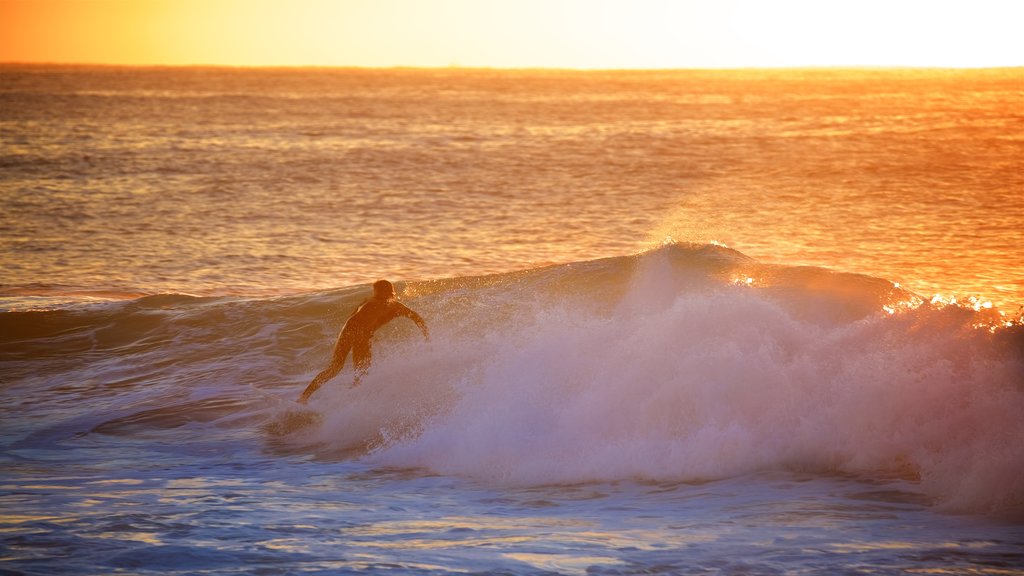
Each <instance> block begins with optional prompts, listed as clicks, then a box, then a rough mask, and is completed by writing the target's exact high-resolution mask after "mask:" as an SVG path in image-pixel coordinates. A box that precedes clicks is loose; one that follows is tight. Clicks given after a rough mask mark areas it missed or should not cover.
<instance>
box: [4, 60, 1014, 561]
mask: <svg viewBox="0 0 1024 576" xmlns="http://www.w3.org/2000/svg"><path fill="white" fill-rule="evenodd" d="M0 207H2V213H0V262H2V269H0V310H2V312H0V394H2V402H0V573H3V574H112V573H124V574H260V575H276V574H282V575H284V574H356V573H358V574H443V573H470V574H491V573H495V574H580V575H582V574H617V575H618V574H896V573H900V574H904V573H924V574H999V575H1005V574H1024V483H1022V481H1021V478H1022V476H1024V442H1022V439H1024V266H1022V265H1021V261H1022V256H1024V69H1020V68H1017V69H999V70H995V69H992V70H924V69H886V70H872V69H855V70H831V69H814V70H731V71H711V70H709V71H635V72H631V71H554V70H473V69H458V68H451V69H387V70H385V69H247V68H239V69H234V68H199V67H197V68H175V67H168V68H159V67H156V68H130V67H129V68H124V67H90V66H42V65H38V66H37V65H5V66H2V67H0ZM379 278H387V279H390V280H392V281H394V282H395V284H396V286H397V288H398V292H399V295H400V298H401V300H402V302H404V303H405V304H406V305H408V306H409V307H411V308H412V309H414V310H416V311H417V312H419V313H420V314H421V315H422V316H423V317H424V319H425V320H426V322H427V324H428V325H429V326H430V329H431V338H430V340H429V341H424V340H423V338H421V336H420V334H419V331H418V330H417V329H416V327H415V326H414V325H413V324H412V323H411V322H409V321H407V320H405V319H398V320H396V321H394V322H392V323H391V324H389V325H387V326H385V327H384V328H383V329H381V330H380V331H379V332H378V334H377V337H376V339H375V343H374V363H373V366H372V368H371V369H370V372H369V373H368V374H367V376H366V377H365V378H363V380H362V382H361V383H360V385H359V386H357V387H352V386H351V384H352V380H353V373H352V371H351V368H350V367H348V366H346V369H345V370H344V371H343V372H342V373H341V374H340V375H339V376H338V377H337V378H335V379H334V380H332V381H331V382H328V383H327V384H325V385H324V387H323V388H322V389H321V390H320V391H318V392H317V394H316V395H315V396H314V397H313V398H312V400H311V401H310V403H309V405H308V406H301V405H298V404H296V403H295V402H294V400H295V399H296V398H297V396H298V395H299V393H300V392H301V391H302V390H303V388H304V387H305V386H306V384H307V383H308V382H309V381H310V379H311V378H312V377H313V376H314V375H315V374H316V373H317V372H319V371H320V370H321V369H323V368H324V367H325V366H326V365H327V363H328V362H329V359H330V354H331V350H332V347H333V344H334V341H335V338H336V336H337V333H338V331H339V330H340V328H341V326H342V325H343V324H344V321H345V319H346V318H347V317H348V315H349V314H350V313H351V312H352V311H353V310H354V309H355V307H356V306H358V305H359V304H360V303H361V302H362V301H363V300H364V299H366V298H367V297H368V296H369V295H370V292H371V290H370V284H371V283H372V282H373V281H375V280H377V279H379Z"/></svg>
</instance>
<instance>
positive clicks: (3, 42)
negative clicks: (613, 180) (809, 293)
mask: <svg viewBox="0 0 1024 576" xmlns="http://www.w3.org/2000/svg"><path fill="white" fill-rule="evenodd" d="M1022 22H1024V0H964V1H952V0H0V62H54V63H98V64H132V65H149V64H158V65H194V64H202V65H228V66H364V67H391V66H417V67H447V66H464V67H492V68H582V69H595V68H597V69H602V68H603V69H620V68H747V67H788V66H930V67H999V66H1022V65H1024V35H1022V34H1021V33H1020V32H1019V29H1020V27H1021V25H1022V24H1021V23H1022Z"/></svg>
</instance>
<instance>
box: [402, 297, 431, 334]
mask: <svg viewBox="0 0 1024 576" xmlns="http://www.w3.org/2000/svg"><path fill="white" fill-rule="evenodd" d="M398 305H399V306H400V307H401V308H399V314H401V315H402V316H405V317H406V318H408V319H410V320H412V321H413V322H415V323H416V325H417V326H419V328H420V331H421V332H423V337H424V338H426V339H427V340H430V329H429V328H427V323H426V322H424V321H423V317H422V316H420V315H419V314H417V313H416V312H414V311H413V310H412V309H411V308H409V307H408V306H406V305H405V304H398Z"/></svg>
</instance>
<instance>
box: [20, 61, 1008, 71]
mask: <svg viewBox="0 0 1024 576" xmlns="http://www.w3.org/2000/svg"><path fill="white" fill-rule="evenodd" d="M31 66H40V67H66V68H90V67H91V68H181V69H184V68H221V69H235V70H237V69H251V70H396V71H397V70H424V71H426V70H464V71H507V72H528V71H537V72H688V71H693V72H702V71H706V72H710V71H751V70H769V71H770V70H778V71H785V70H822V71H825V70H864V71H869V70H877V71H884V70H892V71H897V70H933V71H938V70H961V71H969V70H978V71H980V70H1017V69H1024V64H1018V65H1012V66H952V65H915V64H807V65H800V64H794V65H778V66H719V67H708V66H693V67H678V68H589V67H587V68H582V67H575V68H574V67H568V66H566V67H562V66H462V65H452V64H449V65H447V66H443V65H440V66H417V65H392V66H365V65H355V64H200V63H196V64H161V63H147V64H122V63H112V62H49V61H46V62H43V61H40V62H34V61H0V67H10V68H13V67H31Z"/></svg>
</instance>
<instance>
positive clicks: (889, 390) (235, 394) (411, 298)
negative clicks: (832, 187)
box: [0, 244, 1024, 513]
mask: <svg viewBox="0 0 1024 576" xmlns="http://www.w3.org/2000/svg"><path fill="white" fill-rule="evenodd" d="M400 289H401V290H402V291H403V300H404V301H405V302H406V303H407V304H409V305H410V306H411V307H412V308H414V309H416V310H418V311H419V312H420V313H421V314H422V315H423V316H424V317H425V318H426V319H427V321H428V323H429V324H430V325H431V329H432V333H433V338H432V340H431V341H430V342H429V343H423V341H422V340H421V339H420V338H419V336H418V331H416V329H415V327H414V326H412V324H411V323H408V322H405V321H404V320H398V321H396V322H394V323H392V324H391V325H389V326H388V327H386V328H385V329H383V330H382V331H381V333H379V337H378V342H377V344H376V345H375V349H374V353H375V364H374V366H373V369H372V370H371V372H370V374H369V375H368V376H367V377H366V378H365V379H364V380H363V384H362V385H361V386H359V387H356V388H350V387H349V385H348V384H349V382H350V381H351V377H352V376H351V372H350V371H349V369H348V368H346V370H345V371H344V372H343V373H342V374H341V375H340V376H339V377H338V378H337V379H335V380H334V381H332V382H330V383H328V384H327V385H325V386H324V387H323V388H322V389H321V390H320V391H319V392H318V393H317V395H316V396H314V398H313V402H312V403H311V411H307V412H303V411H302V410H300V409H299V408H298V407H297V406H295V405H293V404H292V403H291V402H290V400H291V399H293V398H295V397H296V396H297V395H298V393H299V392H300V391H301V390H302V388H303V387H304V386H305V384H306V383H307V382H308V381H309V379H310V378H311V377H312V376H313V374H315V373H316V372H317V371H318V370H319V369H320V368H322V367H323V365H325V364H326V362H327V360H328V355H329V353H330V349H331V347H332V345H333V340H334V337H335V334H336V333H337V330H338V329H339V328H340V326H341V324H342V323H343V321H344V318H345V317H346V316H347V314H348V312H349V311H351V309H353V308H354V307H355V306H356V305H357V304H358V303H359V302H360V301H361V300H362V299H363V298H364V297H366V295H367V293H368V287H367V286H359V287H353V288H348V289H344V290H339V291H334V292H328V293H316V294H307V295H302V296H293V297H284V298H275V299H267V300H244V299H232V298H193V297H187V296H172V295H165V296H151V297H146V298H141V299H138V300H133V301H130V302H121V303H106V304H96V305H92V306H86V307H81V308H77V309H71V310H54V311H45V312H12V313H6V314H3V315H2V316H0V322H2V324H3V325H2V333H3V336H0V338H2V342H0V355H2V358H3V360H4V368H3V369H4V372H5V375H4V381H5V382H6V384H5V388H7V393H8V395H11V396H12V397H16V398H21V400H18V401H15V402H13V404H12V405H11V406H9V407H8V410H9V411H11V413H12V414H14V413H17V412H18V411H19V410H21V411H24V412H25V413H30V412H34V413H39V411H45V420H46V421H47V422H48V424H47V426H46V427H45V428H40V427H38V426H35V427H34V428H32V430H31V431H30V432H28V433H27V434H25V435H24V436H23V437H21V438H19V439H18V440H17V442H20V443H21V444H22V445H25V444H32V443H34V442H45V441H49V440H52V439H53V438H55V437H61V436H68V435H72V434H83V433H86V434H105V435H110V436H114V437H117V436H126V437H131V438H139V437H141V438H156V437H160V438H164V439H168V438H169V439H171V440H174V441H175V442H177V443H180V444H182V445H186V444H187V443H188V440H189V438H192V437H194V436H199V435H206V434H209V433H210V431H211V429H214V430H216V431H217V433H218V434H222V435H223V434H225V432H226V431H228V430H230V431H234V432H235V433H237V434H239V435H240V436H241V437H244V436H246V435H247V434H254V435H257V436H258V437H259V438H260V439H261V440H260V441H261V442H264V443H265V444H266V446H267V447H268V449H270V450H271V451H274V450H283V451H286V452H287V453H296V452H309V453H313V454H315V455H317V456H319V457H323V458H337V457H358V458H362V459H365V460H366V461H367V462H369V463H371V464H373V465H379V466H388V467H400V468H424V469H427V470H430V471H433V472H436V473H439V474H444V475H456V476H462V477H469V478H475V479H479V480H481V481H486V482H494V483H500V484H505V485H517V486H520V485H521V486H533V485H550V484H573V483H587V482H602V481H617V480H651V481H659V482H676V481H678V482H691V481H703V480H709V479H719V478H726V477H733V476H738V475H745V474H750V473H756V472H760V471H766V470H792V471H800V472H809V473H820V474H856V475H864V476H867V477H886V478H905V479H908V480H912V481H914V482H916V483H917V485H918V486H919V489H920V490H921V491H922V492H923V493H924V494H925V495H927V496H928V497H930V498H931V499H933V500H934V502H936V504H938V505H940V506H943V507H946V508H948V509H951V510H958V511H969V512H980V513H1006V512H1008V511H1010V512H1012V511H1017V513H1019V512H1020V511H1021V510H1022V509H1024V485H1022V484H1021V483H1020V481H1019V478H1020V475H1021V474H1022V473H1024V445H1022V444H1021V443H1020V441H1019V439H1020V438H1024V419H1022V418H1021V414H1024V330H1022V326H1021V325H1020V324H1019V323H1016V322H1005V321H1004V319H1003V317H1001V316H1000V315H999V314H998V313H997V312H995V311H993V310H990V309H984V308H980V307H977V306H975V307H972V306H963V305H955V304H952V305H946V304H942V303H929V302H922V301H921V300H920V299H919V298H917V297H916V296H915V295H913V294H911V293H909V292H907V291H905V290H901V289H900V288H898V287H897V286H895V285H894V284H892V283H891V282H888V281H886V280H882V279H878V278H871V277H866V276H861V275H854V274H843V273H837V272H833V271H829V270H825V269H820V268H809V267H785V266H777V265H768V264H763V263H759V262H757V261H754V260H752V259H750V258H747V257H746V256H744V255H742V254H740V253H739V252H736V251H733V250H730V249H728V248H724V247H720V246H714V245H682V244H669V245H665V246H663V247H661V248H658V249H655V250H652V251H650V252H646V253H643V254H639V255H636V256H628V257H617V258H609V259H603V260H594V261H586V262H576V263H572V264H565V265H557V266H550V267H545V268H540V269H535V270H528V271H524V272H518V273H510V274H500V275H493V276H486V277H477V278H455V279H449V280H441V281H433V282H423V283H412V284H408V285H405V286H401V285H400ZM975 308H978V309H975ZM28 390H31V391H32V393H31V394H28V393H27V391H28ZM30 397H31V398H30Z"/></svg>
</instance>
